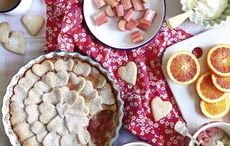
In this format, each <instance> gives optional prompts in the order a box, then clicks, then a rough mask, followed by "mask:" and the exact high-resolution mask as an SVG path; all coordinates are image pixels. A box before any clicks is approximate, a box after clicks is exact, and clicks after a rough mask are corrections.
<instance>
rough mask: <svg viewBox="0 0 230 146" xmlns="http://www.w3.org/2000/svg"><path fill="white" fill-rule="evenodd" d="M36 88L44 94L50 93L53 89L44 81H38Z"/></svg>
mask: <svg viewBox="0 0 230 146" xmlns="http://www.w3.org/2000/svg"><path fill="white" fill-rule="evenodd" d="M34 88H35V89H37V90H41V91H42V92H45V93H46V92H49V91H50V90H51V89H52V88H51V87H50V86H49V85H47V84H46V83H45V82H43V81H38V82H37V83H35V84H34Z"/></svg>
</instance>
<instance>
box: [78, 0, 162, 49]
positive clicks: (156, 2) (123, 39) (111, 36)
mask: <svg viewBox="0 0 230 146" xmlns="http://www.w3.org/2000/svg"><path fill="white" fill-rule="evenodd" d="M145 6H146V8H150V9H153V10H154V11H156V13H157V15H156V17H155V19H154V21H153V24H152V27H151V28H150V29H148V31H146V32H145V33H144V41H142V42H140V43H137V44H134V43H132V40H131V32H130V31H125V32H121V31H119V29H118V28H117V21H118V20H119V19H118V18H117V19H115V18H109V22H108V23H106V24H104V25H101V26H96V25H95V22H94V20H93V17H94V16H95V15H96V14H97V13H98V12H100V11H102V10H103V9H104V8H102V10H98V9H97V8H96V6H95V5H94V3H93V0H84V1H83V17H84V20H85V22H86V25H87V27H88V29H89V30H90V32H91V33H92V34H93V35H94V36H95V37H96V38H97V39H98V40H99V41H100V42H101V43H103V44H105V45H107V46H109V47H111V48H115V49H124V50H125V49H134V48H138V47H141V46H143V45H145V44H147V43H148V42H149V41H150V40H152V38H153V37H154V36H155V35H156V34H157V33H158V31H159V30H160V28H161V26H162V24H163V22H164V20H165V15H166V4H165V0H149V1H148V2H147V3H146V4H145ZM134 31H135V30H134Z"/></svg>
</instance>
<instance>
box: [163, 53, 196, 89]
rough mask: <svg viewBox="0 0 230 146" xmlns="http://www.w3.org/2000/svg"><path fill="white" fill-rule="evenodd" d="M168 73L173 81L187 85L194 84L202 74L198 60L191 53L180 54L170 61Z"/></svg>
mask: <svg viewBox="0 0 230 146" xmlns="http://www.w3.org/2000/svg"><path fill="white" fill-rule="evenodd" d="M167 71H168V74H169V77H170V78H171V80H173V81H174V82H176V83H178V84H183V85H187V84H190V83H192V82H194V81H195V80H196V79H197V78H198V76H199V73H200V65H199V62H198V60H197V58H196V57H195V56H194V55H193V54H192V53H190V52H186V51H184V52H178V53H176V54H174V55H173V56H172V57H171V58H170V59H169V61H168V64H167Z"/></svg>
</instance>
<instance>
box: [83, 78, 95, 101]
mask: <svg viewBox="0 0 230 146" xmlns="http://www.w3.org/2000/svg"><path fill="white" fill-rule="evenodd" d="M80 94H81V95H82V96H83V97H84V98H85V101H86V102H88V101H90V100H92V99H94V98H95V97H97V96H98V92H97V90H95V89H94V88H93V84H92V83H91V82H90V81H86V83H85V87H84V89H83V90H82V91H81V92H80Z"/></svg>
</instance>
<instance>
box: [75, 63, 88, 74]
mask: <svg viewBox="0 0 230 146" xmlns="http://www.w3.org/2000/svg"><path fill="white" fill-rule="evenodd" d="M90 71H91V67H90V65H89V64H88V63H82V62H79V63H78V64H75V65H74V67H73V72H74V73H75V74H76V75H81V76H84V77H86V76H88V75H89V73H90Z"/></svg>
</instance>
